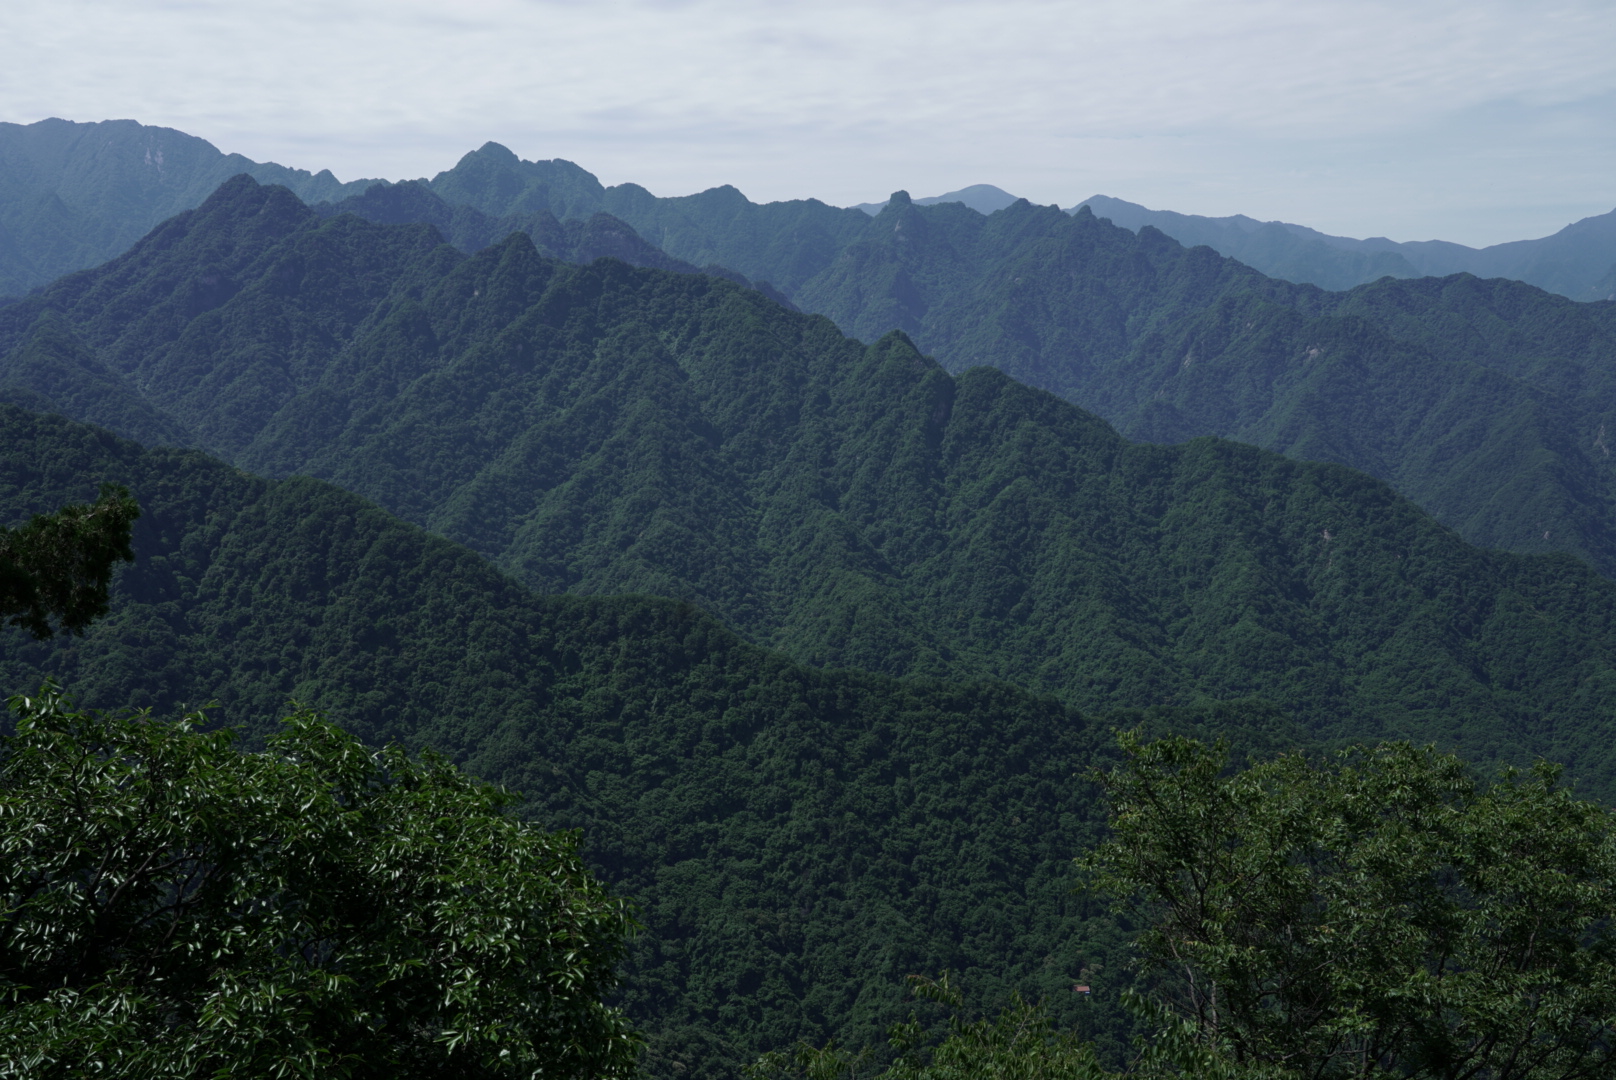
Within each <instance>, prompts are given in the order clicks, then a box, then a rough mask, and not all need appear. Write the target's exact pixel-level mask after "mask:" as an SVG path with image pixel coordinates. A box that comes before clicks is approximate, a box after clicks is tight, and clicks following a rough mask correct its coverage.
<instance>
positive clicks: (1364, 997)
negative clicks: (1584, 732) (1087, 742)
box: [1082, 738, 1616, 1080]
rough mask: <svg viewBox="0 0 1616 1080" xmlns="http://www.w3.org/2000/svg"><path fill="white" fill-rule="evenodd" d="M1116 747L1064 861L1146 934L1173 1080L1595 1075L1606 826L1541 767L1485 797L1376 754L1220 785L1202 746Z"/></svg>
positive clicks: (1607, 958)
mask: <svg viewBox="0 0 1616 1080" xmlns="http://www.w3.org/2000/svg"><path fill="white" fill-rule="evenodd" d="M1124 749H1125V750H1126V751H1127V755H1128V760H1127V763H1126V764H1125V765H1123V766H1121V767H1119V768H1118V769H1116V770H1115V771H1114V772H1112V773H1110V774H1108V775H1104V776H1101V777H1100V780H1101V783H1102V784H1103V786H1104V787H1105V790H1106V793H1107V795H1108V797H1109V801H1110V814H1111V826H1112V835H1111V838H1110V839H1109V840H1108V841H1107V842H1106V843H1104V844H1103V845H1101V846H1100V847H1099V848H1098V849H1097V850H1096V851H1095V852H1094V853H1093V854H1091V855H1090V856H1088V857H1086V858H1085V859H1084V860H1082V862H1083V863H1084V864H1085V865H1086V867H1087V869H1088V870H1089V871H1090V872H1091V873H1092V874H1093V875H1094V878H1095V884H1096V885H1097V886H1098V887H1099V888H1101V889H1102V890H1105V891H1108V892H1110V893H1111V894H1113V895H1114V896H1116V897H1118V898H1120V901H1121V906H1123V907H1124V908H1127V909H1130V910H1131V912H1132V914H1133V916H1134V917H1135V918H1138V919H1139V920H1141V925H1143V926H1144V927H1145V929H1144V930H1143V931H1142V932H1141V934H1140V937H1139V939H1138V947H1139V949H1140V952H1141V956H1142V958H1143V960H1144V963H1145V965H1146V978H1147V980H1148V981H1149V982H1150V983H1151V984H1152V985H1151V989H1153V990H1154V991H1156V993H1157V996H1158V1000H1160V1001H1161V1002H1162V1003H1163V1004H1164V1006H1165V1009H1164V1011H1163V1014H1162V1016H1163V1018H1164V1019H1172V1020H1174V1021H1175V1022H1174V1023H1173V1024H1170V1025H1167V1026H1168V1027H1169V1028H1171V1033H1172V1035H1173V1040H1174V1041H1175V1042H1176V1044H1177V1046H1176V1048H1175V1051H1174V1054H1173V1055H1171V1057H1172V1058H1176V1059H1177V1060H1181V1061H1183V1060H1200V1061H1202V1062H1203V1063H1204V1067H1202V1068H1196V1069H1193V1070H1191V1071H1195V1072H1197V1073H1202V1072H1205V1073H1209V1074H1210V1073H1214V1072H1216V1073H1222V1074H1224V1075H1230V1076H1234V1075H1250V1076H1274V1077H1308V1078H1330V1077H1347V1076H1371V1075H1396V1076H1411V1077H1452V1078H1476V1080H1503V1078H1517V1077H1519V1078H1534V1080H1535V1078H1548V1077H1563V1078H1574V1077H1594V1076H1611V1075H1616V1057H1613V1051H1616V1046H1613V1036H1616V1027H1613V1025H1616V938H1613V920H1616V841H1613V832H1612V828H1611V816H1610V814H1609V813H1608V812H1607V811H1606V810H1604V809H1602V808H1601V807H1598V806H1596V805H1594V804H1592V803H1588V802H1583V801H1579V800H1577V799H1575V798H1573V797H1572V796H1571V795H1570V794H1569V793H1568V792H1567V791H1565V790H1564V789H1563V788H1561V787H1560V786H1559V785H1558V773H1557V771H1556V770H1555V769H1554V768H1552V767H1550V766H1547V765H1540V766H1538V767H1537V768H1535V769H1533V770H1532V771H1531V772H1530V773H1529V774H1526V775H1521V774H1518V773H1515V772H1513V771H1510V772H1506V773H1504V774H1503V775H1502V776H1501V777H1500V778H1499V780H1498V781H1497V782H1495V783H1493V784H1491V785H1486V786H1483V785H1479V784H1477V783H1476V782H1475V781H1474V780H1473V778H1472V777H1471V776H1470V775H1469V774H1468V773H1467V771H1466V769H1465V767H1464V766H1463V764H1462V763H1461V762H1460V761H1459V760H1458V759H1456V758H1453V757H1451V756H1446V755H1442V754H1438V753H1436V752H1434V751H1433V750H1420V749H1416V748H1414V747H1411V746H1408V745H1403V744H1397V745H1388V746H1382V747H1378V748H1374V749H1360V750H1354V751H1351V752H1348V753H1344V754H1341V755H1339V756H1336V757H1331V758H1328V759H1325V760H1323V761H1313V760H1309V759H1308V758H1306V757H1304V756H1303V755H1301V754H1293V755H1284V756H1281V757H1279V758H1278V759H1277V760H1274V761H1270V762H1266V763H1262V764H1258V765H1255V766H1253V767H1251V768H1249V769H1247V770H1245V771H1243V772H1239V773H1236V774H1234V775H1232V776H1231V775H1227V774H1226V771H1225V768H1224V765H1225V753H1224V751H1223V749H1222V748H1221V747H1219V748H1208V747H1205V746H1203V745H1201V744H1200V743H1197V742H1195V741H1193V740H1189V739H1182V738H1169V739H1163V740H1160V741H1157V742H1152V743H1148V744H1146V743H1141V742H1139V741H1138V740H1136V739H1133V738H1125V739H1124ZM1187 1043H1193V1044H1198V1046H1199V1050H1200V1057H1199V1058H1197V1057H1196V1055H1195V1054H1194V1053H1191V1052H1190V1051H1189V1050H1187V1049H1186V1044H1187ZM1158 1058H1160V1055H1158ZM1157 1063H1158V1064H1170V1060H1169V1059H1168V1058H1161V1059H1160V1060H1159V1061H1158V1062H1157Z"/></svg>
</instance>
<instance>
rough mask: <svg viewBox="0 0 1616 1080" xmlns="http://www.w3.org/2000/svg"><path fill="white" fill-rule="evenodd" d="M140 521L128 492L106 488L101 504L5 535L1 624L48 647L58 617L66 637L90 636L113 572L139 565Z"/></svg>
mask: <svg viewBox="0 0 1616 1080" xmlns="http://www.w3.org/2000/svg"><path fill="white" fill-rule="evenodd" d="M139 516H140V507H138V506H136V505H135V500H134V499H132V498H130V496H129V492H128V491H127V490H125V489H124V488H121V487H118V486H117V485H115V484H103V485H102V486H101V497H100V498H99V499H97V500H96V501H95V502H93V503H86V504H79V505H74V506H64V507H63V508H62V509H60V510H58V511H57V512H56V513H54V514H35V515H34V517H33V519H32V520H30V521H29V522H28V523H27V524H26V525H23V526H20V527H18V528H15V529H3V528H0V617H3V618H5V619H6V620H7V621H9V622H10V623H11V624H12V625H13V626H21V627H25V628H26V629H27V630H28V631H29V633H31V634H33V635H34V637H36V638H41V639H43V638H48V637H50V636H51V634H52V633H53V632H54V631H53V630H52V629H51V625H50V618H51V617H52V616H55V617H56V619H58V620H59V621H60V622H61V625H62V629H64V630H67V631H70V632H72V633H76V634H77V633H83V632H84V628H85V627H86V626H88V625H90V621H91V620H92V619H94V618H96V617H97V616H99V615H104V614H106V611H107V589H108V586H110V585H111V583H112V568H113V567H114V566H115V565H116V564H117V563H118V562H119V561H123V562H133V561H134V558H135V553H134V551H133V550H131V549H130V546H129V538H130V530H131V529H132V527H133V526H134V523H135V519H136V518H138V517H139Z"/></svg>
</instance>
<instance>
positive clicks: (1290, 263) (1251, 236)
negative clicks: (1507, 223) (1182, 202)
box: [1071, 195, 1616, 300]
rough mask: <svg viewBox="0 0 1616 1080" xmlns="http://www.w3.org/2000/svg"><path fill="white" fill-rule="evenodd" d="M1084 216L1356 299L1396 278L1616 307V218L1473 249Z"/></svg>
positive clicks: (1114, 212) (1114, 206)
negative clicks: (1475, 281)
mask: <svg viewBox="0 0 1616 1080" xmlns="http://www.w3.org/2000/svg"><path fill="white" fill-rule="evenodd" d="M1083 206H1087V207H1088V208H1089V209H1090V210H1092V211H1093V212H1094V213H1095V214H1096V215H1097V216H1099V217H1103V218H1110V219H1111V220H1112V221H1114V222H1115V223H1116V224H1118V225H1121V226H1123V227H1125V228H1128V229H1132V230H1134V231H1135V232H1137V231H1138V230H1139V229H1140V228H1141V227H1142V226H1145V225H1150V226H1153V227H1154V228H1157V229H1160V230H1161V231H1162V232H1164V233H1166V234H1167V235H1168V236H1171V237H1172V238H1173V239H1174V240H1177V241H1178V242H1179V243H1181V244H1183V245H1184V246H1185V247H1195V246H1197V245H1200V244H1205V245H1206V246H1207V247H1210V248H1212V249H1214V250H1215V251H1217V252H1218V253H1219V254H1221V255H1227V256H1229V257H1230V258H1232V259H1239V260H1240V261H1241V262H1243V263H1245V264H1246V265H1247V266H1251V267H1254V268H1255V269H1257V270H1260V271H1262V272H1263V273H1265V274H1268V275H1269V276H1270V277H1277V278H1284V279H1285V280H1286V281H1295V282H1301V283H1306V284H1310V285H1318V286H1320V287H1322V288H1326V289H1350V288H1352V287H1353V286H1354V285H1363V284H1367V283H1368V282H1371V281H1374V280H1376V279H1378V278H1381V277H1384V276H1388V275H1389V276H1391V277H1398V278H1404V277H1446V276H1448V275H1450V274H1474V275H1476V276H1477V277H1484V278H1492V277H1502V278H1511V279H1513V280H1516V281H1524V282H1526V283H1527V284H1529V285H1536V286H1537V287H1538V288H1540V289H1545V290H1547V291H1548V292H1553V293H1559V294H1560V295H1561V296H1565V297H1569V298H1570V299H1572V300H1616V281H1612V280H1611V277H1612V274H1613V273H1616V210H1613V211H1611V212H1610V213H1608V214H1598V215H1595V216H1593V217H1586V218H1583V219H1582V220H1581V221H1574V222H1572V223H1571V224H1570V225H1567V226H1566V227H1565V228H1563V229H1561V230H1559V231H1558V232H1556V233H1554V234H1553V235H1551V236H1544V237H1540V238H1538V239H1535V240H1512V241H1510V242H1508V243H1503V244H1493V245H1491V246H1489V247H1485V248H1472V247H1466V246H1465V245H1463V244H1454V243H1450V242H1448V241H1445V240H1415V241H1405V242H1402V243H1398V242H1397V241H1394V240H1388V239H1386V238H1385V237H1383V236H1379V237H1371V238H1370V239H1367V240H1358V239H1354V238H1352V237H1348V236H1331V235H1329V234H1327V233H1322V232H1319V231H1318V230H1317V229H1310V228H1308V227H1306V226H1305V225H1293V224H1290V223H1289V222H1283V221H1258V220H1256V219H1255V218H1250V217H1246V216H1245V215H1244V214H1236V215H1234V216H1232V217H1220V218H1214V217H1203V216H1201V215H1198V214H1179V213H1175V212H1173V211H1171V210H1150V209H1148V208H1146V207H1143V206H1140V205H1139V204H1138V203H1131V202H1127V201H1125V200H1123V199H1113V198H1111V197H1109V196H1106V195H1096V196H1094V197H1093V198H1089V199H1084V200H1083V201H1082V202H1080V203H1078V204H1077V205H1076V206H1073V207H1072V208H1071V212H1072V213H1075V212H1076V211H1077V210H1078V208H1079V207H1083Z"/></svg>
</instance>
